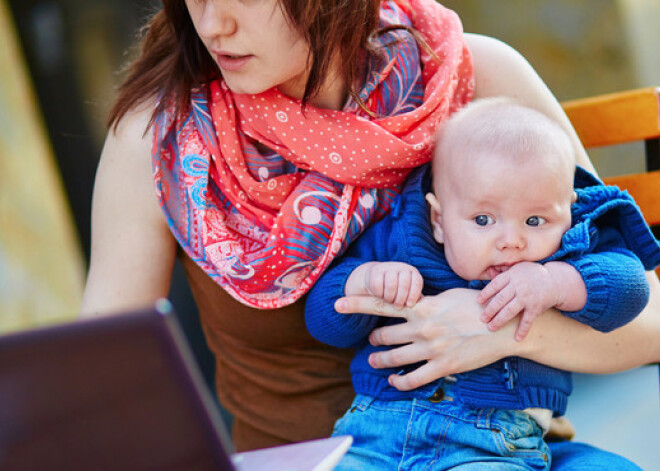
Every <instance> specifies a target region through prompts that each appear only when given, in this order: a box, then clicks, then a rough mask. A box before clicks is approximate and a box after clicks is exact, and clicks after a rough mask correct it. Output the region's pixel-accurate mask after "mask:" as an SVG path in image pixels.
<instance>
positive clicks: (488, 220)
mask: <svg viewBox="0 0 660 471" xmlns="http://www.w3.org/2000/svg"><path fill="white" fill-rule="evenodd" d="M474 222H476V223H477V226H487V225H488V224H493V223H494V222H495V221H494V220H493V218H492V217H490V216H486V215H485V214H480V215H479V216H477V217H475V218H474Z"/></svg>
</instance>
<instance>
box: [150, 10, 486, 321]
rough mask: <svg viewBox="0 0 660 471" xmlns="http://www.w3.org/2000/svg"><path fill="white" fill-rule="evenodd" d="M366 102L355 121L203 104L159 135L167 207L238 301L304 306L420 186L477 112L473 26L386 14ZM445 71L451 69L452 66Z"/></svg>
mask: <svg viewBox="0 0 660 471" xmlns="http://www.w3.org/2000/svg"><path fill="white" fill-rule="evenodd" d="M380 23H381V26H388V25H406V26H411V27H412V28H414V29H415V30H417V31H418V32H419V33H420V34H421V35H422V37H423V38H424V39H425V41H427V43H428V45H429V46H430V48H431V49H432V50H433V51H434V54H435V56H436V57H433V56H432V55H431V54H429V53H428V52H426V51H425V50H424V48H418V45H417V43H416V41H415V39H414V38H413V37H412V35H410V33H408V32H406V31H404V30H394V31H391V32H388V33H386V34H384V35H381V36H379V37H378V38H377V39H375V41H377V42H378V43H379V44H378V48H379V50H380V51H381V52H382V54H379V55H378V57H375V58H374V59H373V60H372V61H371V63H370V64H369V66H370V67H369V73H368V76H367V78H366V81H365V84H364V86H363V87H362V89H361V92H360V98H361V99H362V100H363V102H364V103H365V104H366V107H367V108H368V109H369V110H370V111H372V112H373V115H372V114H370V113H368V112H366V111H364V110H363V109H361V108H360V107H359V106H358V105H357V104H356V103H355V102H352V101H349V102H348V103H347V104H346V106H345V107H344V109H343V110H341V111H334V110H326V109H318V108H314V107H312V106H307V107H306V108H305V110H304V113H303V112H302V110H301V104H300V102H299V101H298V100H295V99H292V98H289V97H287V96H285V95H284V94H282V93H280V92H279V91H278V90H277V89H271V90H268V91H266V92H263V93H260V94H257V95H239V94H233V93H232V92H231V90H229V89H228V87H227V86H226V84H225V83H224V82H223V81H222V80H218V81H216V82H213V83H211V84H210V85H209V86H207V87H204V88H203V89H200V90H196V91H194V93H193V96H192V106H191V110H190V112H189V113H188V115H187V116H185V117H184V118H181V117H176V116H175V114H174V110H173V109H172V108H170V109H168V110H167V111H166V112H164V113H161V114H160V115H158V116H157V118H156V121H155V125H154V147H153V170H154V179H155V183H156V192H157V196H158V198H159V201H160V205H161V207H162V209H163V211H164V214H165V216H166V218H167V221H168V224H169V226H170V229H171V231H172V233H173V234H174V236H175V238H176V239H177V241H178V243H179V244H180V245H181V247H182V248H183V249H184V250H185V252H186V253H187V254H188V256H190V257H191V258H192V259H193V260H194V261H195V262H196V263H197V264H198V265H199V266H200V267H201V268H202V269H203V270H204V271H205V272H206V273H207V274H208V275H209V276H211V277H212V279H214V280H215V281H216V282H217V283H218V284H219V285H220V286H222V287H223V288H224V289H225V290H226V291H227V292H229V293H230V294H231V295H232V296H233V297H234V298H236V299H237V300H239V301H241V302H243V303H245V304H247V305H250V306H253V307H257V308H263V309H273V308H277V307H282V306H285V305H287V304H290V303H292V302H294V301H296V300H297V299H298V298H300V297H301V296H302V295H303V294H304V293H305V292H307V291H308V290H309V288H310V287H311V285H312V284H313V283H314V282H315V281H316V280H317V279H318V277H319V276H320V275H321V273H322V272H323V271H324V270H325V269H326V268H327V266H328V265H329V264H330V263H331V261H332V260H333V259H334V258H335V257H337V256H338V255H339V254H341V253H342V252H343V251H344V250H345V249H346V247H347V246H348V245H349V244H350V243H351V241H352V240H354V239H355V238H356V237H357V236H359V235H360V234H361V233H362V232H363V231H364V229H365V228H366V227H368V226H369V225H370V224H371V223H372V222H374V221H376V220H378V219H380V218H381V217H383V216H384V215H385V214H386V213H387V212H388V211H389V208H390V205H391V203H392V201H393V199H394V198H395V197H396V195H397V194H398V192H399V191H400V188H401V184H402V183H403V181H404V180H405V178H406V176H407V175H408V173H409V172H410V171H411V170H412V169H413V168H414V167H416V166H418V165H421V164H422V163H425V162H427V161H429V160H430V157H431V149H432V146H433V143H434V135H435V132H436V129H437V126H438V125H439V123H441V122H443V121H444V120H445V119H446V118H447V116H448V115H449V114H451V113H452V112H454V111H455V110H456V109H458V108H460V107H461V106H463V105H464V104H465V103H467V102H468V101H470V99H471V97H472V92H473V88H474V82H473V77H472V64H471V59H470V55H469V51H468V50H467V48H466V46H465V44H464V41H463V36H462V27H461V23H460V21H459V19H458V17H457V16H456V14H455V13H453V12H452V11H450V10H447V9H445V8H444V7H442V6H440V5H439V4H437V3H436V2H435V1H434V0H410V1H407V2H404V1H403V0H399V1H395V0H390V1H385V2H383V3H382V5H381V17H380ZM438 59H439V60H438Z"/></svg>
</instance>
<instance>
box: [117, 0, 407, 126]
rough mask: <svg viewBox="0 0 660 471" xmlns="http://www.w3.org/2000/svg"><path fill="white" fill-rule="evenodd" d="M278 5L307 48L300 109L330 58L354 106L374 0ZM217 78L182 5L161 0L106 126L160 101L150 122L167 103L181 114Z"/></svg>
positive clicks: (372, 28) (303, 0)
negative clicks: (197, 92)
mask: <svg viewBox="0 0 660 471" xmlns="http://www.w3.org/2000/svg"><path fill="white" fill-rule="evenodd" d="M278 2H279V6H280V8H282V11H283V12H284V15H285V16H286V18H287V19H288V21H289V22H290V24H291V25H292V26H293V28H295V29H296V30H297V31H298V32H299V33H300V34H301V35H302V37H303V38H304V39H305V40H306V41H307V43H308V44H309V48H310V58H309V60H310V74H309V77H308V80H307V84H306V87H305V91H304V95H303V97H302V102H303V105H304V104H305V103H307V102H308V101H309V100H310V99H311V98H312V97H314V95H315V94H316V93H318V91H319V89H320V87H321V86H322V84H323V80H324V79H325V78H326V75H327V72H328V67H329V66H330V63H331V61H332V59H333V58H334V55H335V54H336V53H338V54H339V57H340V58H341V66H340V74H341V78H342V79H343V80H344V83H346V84H347V87H348V93H349V94H350V95H351V96H352V97H353V98H354V99H356V100H357V101H358V103H359V102H360V101H359V100H358V92H359V90H357V87H358V85H357V84H359V83H360V82H361V81H360V80H357V79H358V77H359V74H360V73H362V69H361V65H362V64H364V63H365V58H366V57H365V54H366V55H369V54H374V51H372V50H370V48H369V38H370V37H371V36H372V35H374V34H376V33H377V28H378V20H379V8H380V0H278ZM389 29H392V28H388V30H389ZM406 29H408V28H406ZM218 77H220V70H219V69H218V67H217V65H216V64H215V62H214V61H213V58H212V57H211V55H210V54H209V53H208V51H207V50H206V47H205V46H204V44H203V43H202V41H201V40H200V38H199V36H198V35H197V32H196V31H195V28H194V26H193V23H192V20H191V18H190V15H189V14H188V9H187V8H186V5H185V2H184V0H162V8H161V9H160V10H159V11H158V12H157V13H156V14H155V15H153V16H152V17H151V18H150V20H149V21H148V22H147V24H146V25H145V26H144V27H143V33H142V39H141V41H140V52H139V55H138V57H137V59H136V60H134V61H133V62H132V63H131V64H130V65H129V68H128V74H127V76H126V78H125V80H124V82H123V83H122V84H121V85H120V86H119V89H118V97H117V99H116V101H115V104H114V106H113V107H112V109H111V111H110V115H109V118H108V124H109V126H110V127H116V126H117V124H118V122H119V121H120V120H121V118H122V117H123V116H124V115H125V114H126V113H127V112H128V111H129V110H130V109H131V108H133V107H135V106H137V105H139V104H141V103H144V102H146V101H147V100H149V99H151V98H154V97H159V98H161V99H160V100H159V102H158V104H157V106H156V108H155V110H154V113H153V114H152V121H153V118H154V117H155V116H156V115H157V114H158V113H159V112H161V111H162V110H163V109H164V108H165V106H167V105H168V103H174V105H175V109H176V110H177V112H178V113H183V112H185V111H186V110H187V109H188V107H189V106H190V95H191V91H192V90H193V89H195V88H197V87H200V86H202V85H204V84H207V83H209V82H211V81H213V80H215V79H217V78H218Z"/></svg>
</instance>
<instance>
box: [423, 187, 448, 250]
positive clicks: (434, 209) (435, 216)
mask: <svg viewBox="0 0 660 471" xmlns="http://www.w3.org/2000/svg"><path fill="white" fill-rule="evenodd" d="M426 202H427V203H428V204H429V206H430V208H431V226H432V227H433V238H434V239H435V241H436V242H437V243H438V244H444V243H445V234H444V232H443V230H442V206H440V202H439V201H438V198H436V197H435V195H434V194H433V193H431V192H429V193H427V194H426Z"/></svg>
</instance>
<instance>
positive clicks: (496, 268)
mask: <svg viewBox="0 0 660 471" xmlns="http://www.w3.org/2000/svg"><path fill="white" fill-rule="evenodd" d="M509 268H511V265H491V266H490V267H488V269H487V270H486V274H487V275H488V278H489V279H491V280H492V279H493V278H495V277H496V276H497V275H499V274H500V273H504V272H505V271H507V270H508V269H509Z"/></svg>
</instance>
